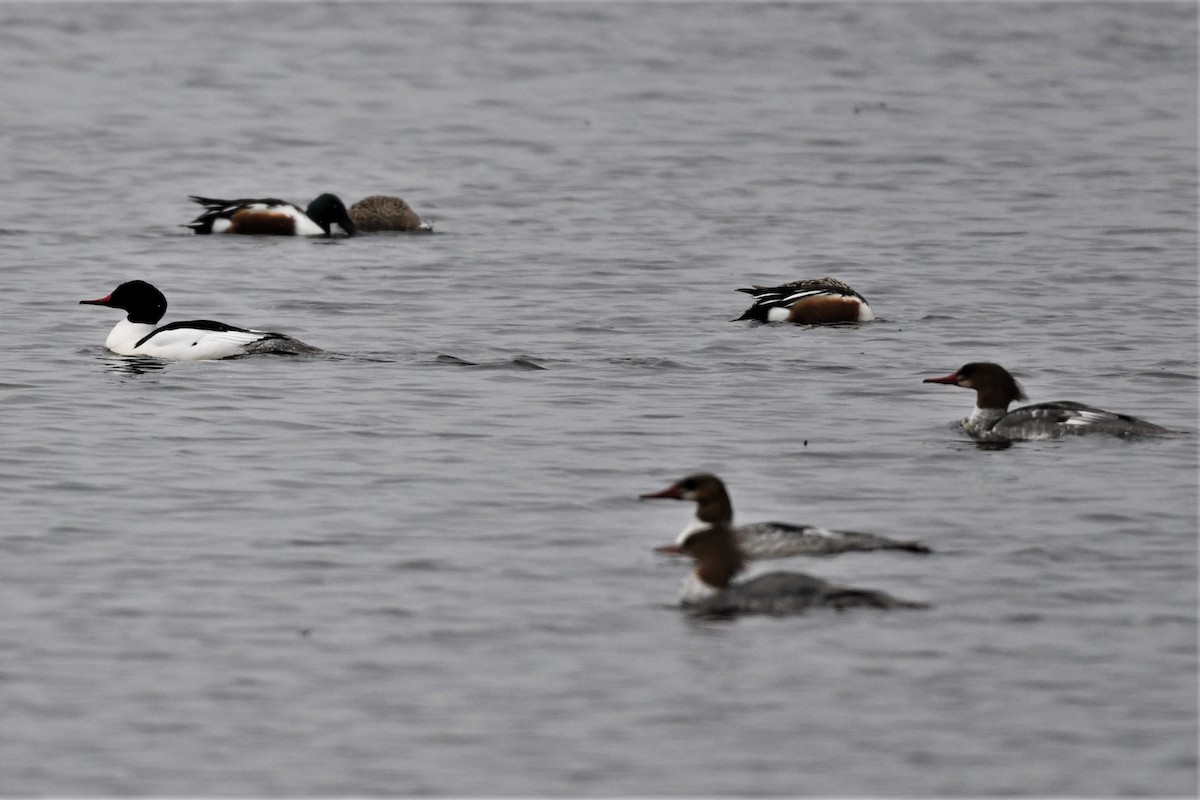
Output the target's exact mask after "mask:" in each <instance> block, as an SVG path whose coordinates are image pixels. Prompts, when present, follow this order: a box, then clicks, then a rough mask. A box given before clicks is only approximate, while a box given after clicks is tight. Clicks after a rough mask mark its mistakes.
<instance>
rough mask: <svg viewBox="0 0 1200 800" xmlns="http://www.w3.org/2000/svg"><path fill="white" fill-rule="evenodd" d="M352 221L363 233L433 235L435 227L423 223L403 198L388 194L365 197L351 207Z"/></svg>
mask: <svg viewBox="0 0 1200 800" xmlns="http://www.w3.org/2000/svg"><path fill="white" fill-rule="evenodd" d="M350 219H351V220H353V221H354V224H355V225H356V226H357V227H358V230H359V231H360V232H362V233H374V232H376V231H402V232H404V233H431V232H432V231H433V225H432V224H431V223H429V222H422V221H421V218H420V217H419V216H417V212H415V211H413V210H412V206H410V205H409V204H408V203H406V202H404V200H403V199H402V198H399V197H392V196H391V195H386V194H373V195H371V196H370V197H364V198H363V199H362V200H359V201H358V202H357V203H355V204H354V205H352V206H350Z"/></svg>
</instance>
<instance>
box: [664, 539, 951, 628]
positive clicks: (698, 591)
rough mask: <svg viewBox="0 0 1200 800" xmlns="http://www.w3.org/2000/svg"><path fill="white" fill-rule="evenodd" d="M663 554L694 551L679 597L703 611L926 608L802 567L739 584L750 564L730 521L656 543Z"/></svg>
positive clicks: (721, 613)
mask: <svg viewBox="0 0 1200 800" xmlns="http://www.w3.org/2000/svg"><path fill="white" fill-rule="evenodd" d="M656 550H658V551H659V552H661V553H677V554H684V555H689V556H691V557H692V559H694V560H695V562H696V569H695V571H694V572H693V573H692V574H691V575H690V576H689V579H688V580H687V581H685V582H684V584H683V586H682V587H681V591H680V597H679V602H680V605H682V606H683V607H684V608H686V609H688V610H689V611H691V612H693V613H696V614H700V615H703V616H721V617H725V616H731V615H733V614H777V615H780V614H797V613H801V612H803V611H807V610H808V609H810V608H813V607H815V606H822V607H829V608H837V609H842V608H855V607H870V608H927V607H928V606H927V605H926V604H924V603H913V602H910V601H908V600H900V599H898V598H896V597H892V596H891V595H890V594H887V593H885V592H880V591H876V590H874V589H856V588H853V587H850V586H842V585H840V584H836V583H832V582H830V581H827V580H824V579H823V578H818V577H816V576H814V575H805V574H804V573H802V572H768V573H766V574H765V575H759V576H758V577H756V578H750V579H748V580H745V581H742V582H740V583H734V582H733V578H734V576H736V575H737V574H738V573H739V572H741V571H742V569H743V568H745V566H746V556H745V554H744V553H743V552H742V550H741V548H740V547H739V546H738V542H737V537H736V536H735V535H734V532H733V529H732V528H730V527H729V526H728V525H711V526H709V527H706V528H700V529H699V530H695V531H692V532H691V533H689V534H687V536H686V537H684V539H683V541H682V542H680V543H677V544H670V545H666V546H664V547H658V548H656Z"/></svg>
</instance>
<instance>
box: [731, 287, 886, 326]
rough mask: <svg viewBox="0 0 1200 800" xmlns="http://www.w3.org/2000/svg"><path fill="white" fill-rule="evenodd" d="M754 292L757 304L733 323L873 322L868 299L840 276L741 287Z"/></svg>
mask: <svg viewBox="0 0 1200 800" xmlns="http://www.w3.org/2000/svg"><path fill="white" fill-rule="evenodd" d="M738 291H739V292H745V293H746V294H751V295H754V304H753V305H752V306H750V308H748V309H746V312H745V313H744V314H742V315H741V316H740V317H738V318H737V319H736V320H734V322H741V321H742V320H744V319H752V320H757V321H759V322H794V323H796V324H797V325H822V324H826V323H830V322H870V321H871V320H873V319H875V312H874V311H872V310H871V306H869V305H868V304H867V298H865V297H863V296H862V295H861V294H859V293H858V292H856V291H854V290H853V289H851V288H850V287H849V286H847V285H846V284H844V283H842V282H841V281H839V280H838V279H837V278H812V279H809V280H802V281H792V282H791V283H785V284H783V285H782V286H755V287H752V288H750V289H738Z"/></svg>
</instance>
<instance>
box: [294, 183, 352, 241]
mask: <svg viewBox="0 0 1200 800" xmlns="http://www.w3.org/2000/svg"><path fill="white" fill-rule="evenodd" d="M304 213H305V214H307V215H308V218H309V219H311V220H312V221H313V222H315V223H317V224H318V225H320V226H321V227H322V228H323V229H324V230H325V235H326V236H332V235H333V231H332V230H331V227H330V226H332V225H334V224H335V223H336V224H337V225H340V226H341V228H342V230H344V231H345V232H346V235H347V236H354V235H355V234H356V233H358V228H357V227H355V225H354V220H352V219H350V212H348V211H347V210H346V204H345V203H343V202H342V201H341V198H339V197H338V196H337V195H336V194H329V193H328V192H326V193H325V194H323V195H321V196H320V197H318V198H317V199H315V200H313V201H312V202H311V203H309V204H308V208H307V209H306V210H305V212H304Z"/></svg>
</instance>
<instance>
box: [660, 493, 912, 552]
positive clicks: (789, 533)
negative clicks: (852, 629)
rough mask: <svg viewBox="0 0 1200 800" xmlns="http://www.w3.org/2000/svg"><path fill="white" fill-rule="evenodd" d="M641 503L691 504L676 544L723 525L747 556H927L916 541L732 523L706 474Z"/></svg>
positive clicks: (725, 497) (729, 507)
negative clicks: (902, 553) (668, 501)
mask: <svg viewBox="0 0 1200 800" xmlns="http://www.w3.org/2000/svg"><path fill="white" fill-rule="evenodd" d="M642 497H643V498H645V499H652V498H667V499H672V500H692V501H694V502H695V503H696V516H695V517H694V518H693V519H692V521H691V522H690V523H689V524H688V525H687V527H685V528H684V529H683V532H682V533H680V534H679V537H678V538H677V539H676V542H675V543H676V544H681V543H682V542H683V540H684V539H686V538H687V536H688V534H689V533H691V532H692V531H695V530H699V529H701V528H706V527H710V526H713V525H723V526H725V527H728V528H729V529H730V530H731V531H733V535H734V537H735V538H736V539H737V541H738V546H739V547H740V548H741V550H742V552H743V554H745V555H746V557H747V558H752V559H763V558H787V557H789V556H828V555H835V554H837V553H847V552H852V551H866V550H905V551H908V552H911V553H928V552H929V548H928V547H926V546H925V545H923V544H921V543H920V542H915V541H908V540H901V539H890V538H888V537H886V536H879V535H877V534H874V533H857V532H854V531H838V530H830V529H827V528H820V527H817V526H815V525H794V524H791V523H788V522H751V523H749V524H746V525H734V524H733V503H732V501H731V500H730V499H729V492H728V490H726V488H725V484H724V482H723V481H722V480H721V479H720V478H718V477H717V476H716V475H712V474H710V473H697V474H695V475H689V476H687V477H686V478H683V479H682V480H680V481H678V482H676V483H674V484H672V485H671V486H668V487H667V488H666V489H663V490H662V491H661V492H655V493H653V494H645V495H642Z"/></svg>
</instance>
